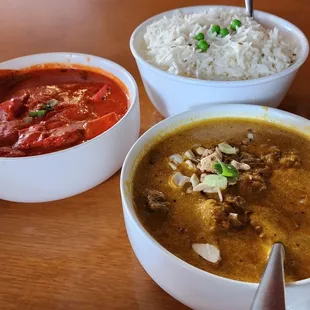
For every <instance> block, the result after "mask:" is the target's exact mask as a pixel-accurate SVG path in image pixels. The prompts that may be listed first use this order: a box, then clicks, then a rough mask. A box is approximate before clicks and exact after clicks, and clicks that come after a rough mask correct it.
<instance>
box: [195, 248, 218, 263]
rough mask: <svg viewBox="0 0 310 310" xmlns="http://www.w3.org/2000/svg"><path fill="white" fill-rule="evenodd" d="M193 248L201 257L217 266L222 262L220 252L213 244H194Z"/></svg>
mask: <svg viewBox="0 0 310 310" xmlns="http://www.w3.org/2000/svg"><path fill="white" fill-rule="evenodd" d="M192 248H193V250H194V251H195V252H196V253H197V254H198V255H199V256H201V257H202V258H204V259H205V260H207V261H208V262H210V263H213V264H215V263H217V262H219V261H220V260H221V255H220V250H219V249H218V248H217V247H216V246H214V245H212V244H209V243H194V244H192Z"/></svg>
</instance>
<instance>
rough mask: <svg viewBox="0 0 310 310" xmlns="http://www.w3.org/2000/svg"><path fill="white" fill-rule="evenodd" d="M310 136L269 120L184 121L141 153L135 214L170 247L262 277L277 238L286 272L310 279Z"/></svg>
mask: <svg viewBox="0 0 310 310" xmlns="http://www.w3.org/2000/svg"><path fill="white" fill-rule="evenodd" d="M309 142H310V141H309V139H308V138H307V137H306V136H302V135H301V134H298V133H297V132H293V131H289V130H287V129H285V128H282V127H277V126H275V125H273V124H270V123H267V122H263V121H255V122H253V121H252V120H245V119H217V120H212V121H205V122H201V123H195V124H192V125H190V126H187V127H183V128H182V129H179V130H178V131H176V132H174V133H172V134H169V135H167V136H166V137H164V138H163V139H161V140H159V141H158V142H157V143H155V145H154V146H153V147H152V148H151V149H150V150H149V151H148V152H147V153H146V154H145V155H144V156H143V158H142V159H141V160H140V162H139V164H138V166H137V169H136V171H135V174H134V179H133V195H134V197H133V198H134V202H135V206H136V210H137V213H138V216H139V218H140V220H141V222H142V224H143V225H144V227H145V228H146V229H147V231H148V232H149V233H150V234H151V235H152V236H153V237H154V238H155V239H156V240H157V241H158V242H159V243H160V244H161V245H162V246H164V247H165V248H166V249H167V250H169V251H170V252H171V253H173V254H174V255H176V256H178V257H179V258H181V259H183V260H185V261H186V262H188V263H190V264H192V265H194V266H196V267H198V268H201V269H203V270H205V271H208V272H211V273H213V274H216V275H220V276H223V277H227V278H230V279H236V280H241V281H248V282H258V281H259V279H260V277H261V275H262V273H263V271H264V268H265V264H266V261H267V259H268V255H269V252H270V249H271V246H272V244H273V243H274V242H277V241H280V242H282V243H283V245H284V247H285V250H286V259H285V274H286V280H287V281H297V280H301V279H305V278H309V277H310V143H309Z"/></svg>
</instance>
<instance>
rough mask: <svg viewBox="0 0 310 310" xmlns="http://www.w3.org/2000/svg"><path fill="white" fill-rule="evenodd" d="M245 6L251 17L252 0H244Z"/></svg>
mask: <svg viewBox="0 0 310 310" xmlns="http://www.w3.org/2000/svg"><path fill="white" fill-rule="evenodd" d="M245 7H246V10H247V12H248V14H249V16H250V17H253V0H245Z"/></svg>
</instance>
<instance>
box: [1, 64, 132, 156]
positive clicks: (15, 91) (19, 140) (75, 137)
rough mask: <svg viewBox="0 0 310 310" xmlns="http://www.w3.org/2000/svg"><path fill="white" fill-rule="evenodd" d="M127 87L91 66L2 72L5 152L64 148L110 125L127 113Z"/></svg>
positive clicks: (36, 152) (30, 152)
mask: <svg viewBox="0 0 310 310" xmlns="http://www.w3.org/2000/svg"><path fill="white" fill-rule="evenodd" d="M127 109H128V98H127V94H126V91H125V89H123V88H122V86H121V85H120V84H119V83H118V81H116V80H114V79H112V78H111V77H109V76H106V75H105V74H102V73H99V72H95V71H94V72H93V71H90V70H88V69H84V68H81V69H69V68H67V69H60V68H53V67H48V66H46V67H43V68H36V67H34V68H30V69H25V70H19V71H7V72H6V71H1V76H0V157H22V156H31V155H40V154H45V153H50V152H55V151H59V150H62V149H65V148H68V147H71V146H75V145H77V144H80V143H82V142H85V141H87V140H89V139H92V138H94V137H96V136H98V135H99V134H101V133H103V132H104V131H106V130H108V129H109V128H110V127H112V126H113V125H114V124H116V123H117V122H118V120H119V119H120V118H121V117H122V116H123V115H124V114H125V113H126V111H127Z"/></svg>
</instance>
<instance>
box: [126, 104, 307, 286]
mask: <svg viewBox="0 0 310 310" xmlns="http://www.w3.org/2000/svg"><path fill="white" fill-rule="evenodd" d="M219 105H220V106H221V107H223V109H225V107H228V106H230V107H234V108H235V109H236V110H238V107H239V108H243V107H249V108H252V109H255V108H262V109H264V110H266V107H264V106H257V105H251V104H244V103H241V104H234V103H222V104H211V105H208V106H204V107H199V108H196V109H194V110H189V111H185V112H182V113H179V114H176V115H173V116H170V117H168V118H166V119H164V120H162V121H160V122H158V123H157V124H155V125H154V126H152V127H151V128H149V129H148V130H147V131H146V132H145V133H143V134H142V135H141V136H140V137H139V139H138V140H137V141H136V142H135V143H134V145H133V146H132V147H131V149H130V150H129V152H128V153H127V156H126V158H125V160H124V163H123V166H122V170H121V176H120V192H121V199H122V208H123V211H124V215H125V213H126V214H127V215H128V217H129V220H130V221H131V223H132V224H133V225H134V227H135V229H136V230H138V232H139V234H142V235H143V236H144V237H145V238H147V239H148V240H149V241H150V242H151V244H152V246H154V247H156V248H157V249H158V250H159V251H160V253H161V254H163V255H164V256H166V257H167V258H168V259H169V260H170V261H172V262H173V263H175V264H177V265H179V266H180V267H182V268H185V269H187V270H188V271H189V272H194V273H195V274H197V275H198V276H201V277H204V278H205V279H206V278H211V279H214V280H218V281H222V282H223V283H226V284H231V285H232V284H234V285H239V286H248V287H252V288H257V287H258V284H259V283H255V282H245V281H240V280H234V279H230V278H225V277H222V276H218V275H216V274H213V273H210V272H208V271H205V270H202V269H200V268H198V267H195V266H194V265H191V264H189V263H187V262H186V261H185V260H182V259H181V258H179V257H177V256H176V255H174V254H173V253H171V252H170V251H168V250H167V249H166V248H165V247H163V246H162V245H161V244H160V243H159V242H158V241H156V240H155V238H153V237H152V235H151V234H150V233H149V232H148V231H147V230H146V229H145V228H144V226H143V225H142V223H141V221H140V220H139V218H138V216H137V214H136V212H135V210H134V209H135V208H134V203H133V200H132V197H131V196H130V194H129V193H128V190H127V186H128V185H127V184H128V183H131V181H132V178H133V173H131V174H130V172H132V171H133V170H134V169H135V166H134V165H135V163H136V161H135V159H134V158H131V157H133V156H134V155H132V154H133V153H134V151H135V149H139V151H138V155H137V156H135V158H139V155H141V154H142V153H143V152H144V146H145V145H148V147H150V145H153V143H152V142H151V139H152V137H148V136H149V135H151V136H152V134H155V133H159V132H161V131H162V128H161V126H163V125H164V124H166V125H167V126H166V127H165V129H167V128H168V129H167V132H168V133H169V132H171V131H173V130H175V129H177V128H179V127H182V126H183V125H184V124H182V123H181V122H182V120H188V119H189V118H190V117H188V116H187V115H188V114H191V113H195V115H196V116H197V115H198V116H199V115H201V114H203V113H205V111H204V110H208V109H210V108H211V109H212V107H214V106H219ZM268 110H271V112H272V113H279V114H280V115H282V116H288V117H291V118H293V119H296V120H300V121H301V122H307V123H309V124H310V120H308V119H307V118H304V117H302V116H299V115H296V114H293V113H290V112H287V111H283V110H280V109H276V108H270V107H268ZM191 117H194V116H191ZM221 117H225V116H221ZM232 117H233V116H232ZM235 117H238V116H235ZM216 118H220V117H211V118H210V119H216ZM251 118H254V119H257V117H254V116H253V115H252V116H251V115H250V116H249V119H251ZM194 122H195V121H194ZM178 123H181V124H178ZM271 123H272V121H271ZM274 123H276V122H274ZM177 124H178V125H177ZM174 125H176V126H174ZM284 126H285V125H284ZM286 127H288V126H286ZM298 131H300V130H298ZM143 140H145V141H143ZM150 142H151V143H150ZM140 144H141V145H140ZM130 161H132V164H131V165H129V162H130ZM127 166H128V167H129V168H127ZM126 168H127V169H126ZM125 170H128V172H127V171H125ZM126 230H127V227H126ZM306 284H310V277H309V278H306V279H303V280H299V281H295V282H292V283H287V284H286V287H297V286H302V285H306Z"/></svg>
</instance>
